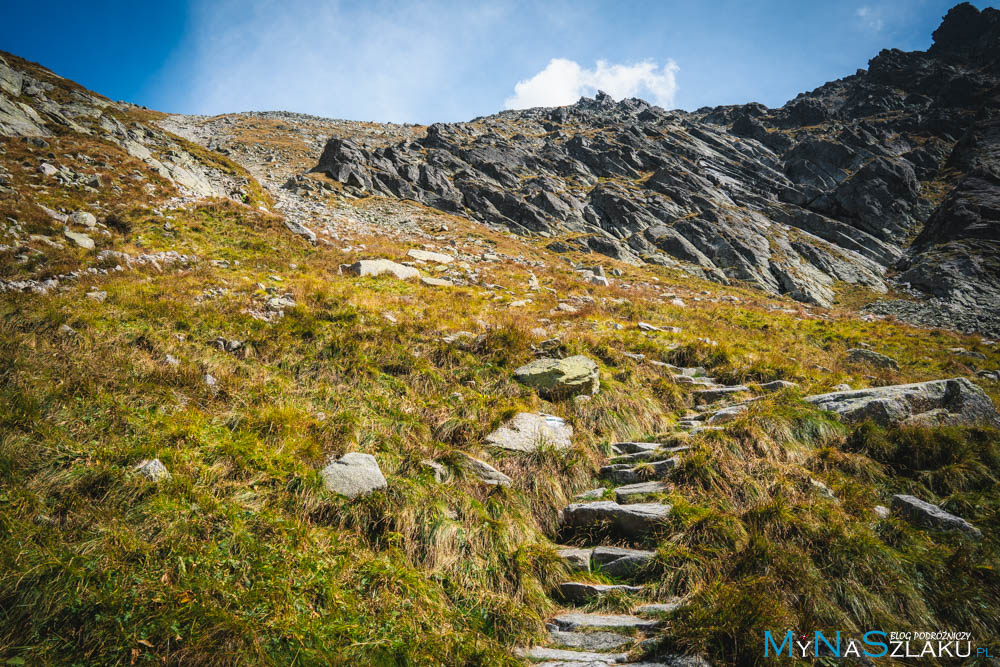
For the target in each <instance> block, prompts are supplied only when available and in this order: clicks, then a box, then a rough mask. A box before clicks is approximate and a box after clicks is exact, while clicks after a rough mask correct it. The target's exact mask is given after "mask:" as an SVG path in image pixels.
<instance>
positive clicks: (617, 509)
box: [563, 500, 671, 538]
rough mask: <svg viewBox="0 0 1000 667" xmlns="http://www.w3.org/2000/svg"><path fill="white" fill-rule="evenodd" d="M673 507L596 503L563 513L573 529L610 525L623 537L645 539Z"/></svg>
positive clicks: (576, 507) (576, 505) (577, 506)
mask: <svg viewBox="0 0 1000 667" xmlns="http://www.w3.org/2000/svg"><path fill="white" fill-rule="evenodd" d="M670 510H671V506H670V505H661V504H659V503H636V504H634V505H619V504H618V503H616V502H613V501H610V500H601V501H598V502H594V503H574V504H572V505H570V506H569V507H567V508H566V509H565V510H564V511H563V518H564V520H565V522H566V524H567V526H570V527H572V528H581V529H588V528H599V527H601V526H604V525H606V526H608V527H609V528H611V529H612V530H613V531H614V532H616V533H617V534H619V535H621V536H622V537H628V538H636V537H643V536H645V535H647V534H648V533H650V532H652V531H654V530H655V529H656V528H657V527H658V526H659V525H660V524H661V523H662V522H663V521H664V520H665V519H666V518H667V517H668V516H670Z"/></svg>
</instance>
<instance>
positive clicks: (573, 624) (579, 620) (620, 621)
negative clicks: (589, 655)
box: [552, 612, 660, 631]
mask: <svg viewBox="0 0 1000 667" xmlns="http://www.w3.org/2000/svg"><path fill="white" fill-rule="evenodd" d="M552 623H553V624H554V625H555V626H556V627H557V628H559V629H560V630H570V631H578V630H584V629H588V628H592V629H595V630H610V629H617V630H653V629H655V628H656V627H658V626H659V625H660V621H657V620H653V619H649V618H640V617H638V616H631V615H629V614H584V613H580V612H572V613H567V614H560V615H559V616H556V617H555V618H553V619H552Z"/></svg>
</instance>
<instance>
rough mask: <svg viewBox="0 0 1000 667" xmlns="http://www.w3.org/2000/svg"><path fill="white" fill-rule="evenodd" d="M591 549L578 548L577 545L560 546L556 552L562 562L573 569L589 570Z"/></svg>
mask: <svg viewBox="0 0 1000 667" xmlns="http://www.w3.org/2000/svg"><path fill="white" fill-rule="evenodd" d="M592 551H593V549H579V548H577V547H560V548H559V549H558V550H557V551H556V553H557V554H559V558H561V559H562V562H563V563H564V564H565V565H566V566H567V567H569V568H570V569H573V570H582V571H584V572H590V554H591V552H592Z"/></svg>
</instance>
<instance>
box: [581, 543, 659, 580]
mask: <svg viewBox="0 0 1000 667" xmlns="http://www.w3.org/2000/svg"><path fill="white" fill-rule="evenodd" d="M655 555H656V554H655V552H653V551H646V550H644V549H626V548H624V547H595V548H594V551H593V552H592V553H591V555H590V560H591V563H592V564H593V566H594V567H595V568H599V569H600V571H601V572H602V573H604V574H607V575H608V576H611V577H619V578H623V579H624V578H627V577H632V576H634V575H635V574H636V573H637V572H638V571H639V570H641V569H642V568H643V567H645V565H646V563H648V562H649V561H650V560H652V559H653V556H655Z"/></svg>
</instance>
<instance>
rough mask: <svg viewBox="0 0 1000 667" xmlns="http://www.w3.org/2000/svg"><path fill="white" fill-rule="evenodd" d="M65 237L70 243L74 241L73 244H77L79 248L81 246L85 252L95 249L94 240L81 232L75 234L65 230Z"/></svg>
mask: <svg viewBox="0 0 1000 667" xmlns="http://www.w3.org/2000/svg"><path fill="white" fill-rule="evenodd" d="M63 236H65V237H66V238H68V239H69V240H70V241H72V242H73V243H75V244H77V245H78V246H80V247H81V248H83V249H84V250H93V249H94V239H92V238H90V237H89V236H87V235H86V234H83V233H81V232H74V231H71V230H69V229H65V230H63Z"/></svg>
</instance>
